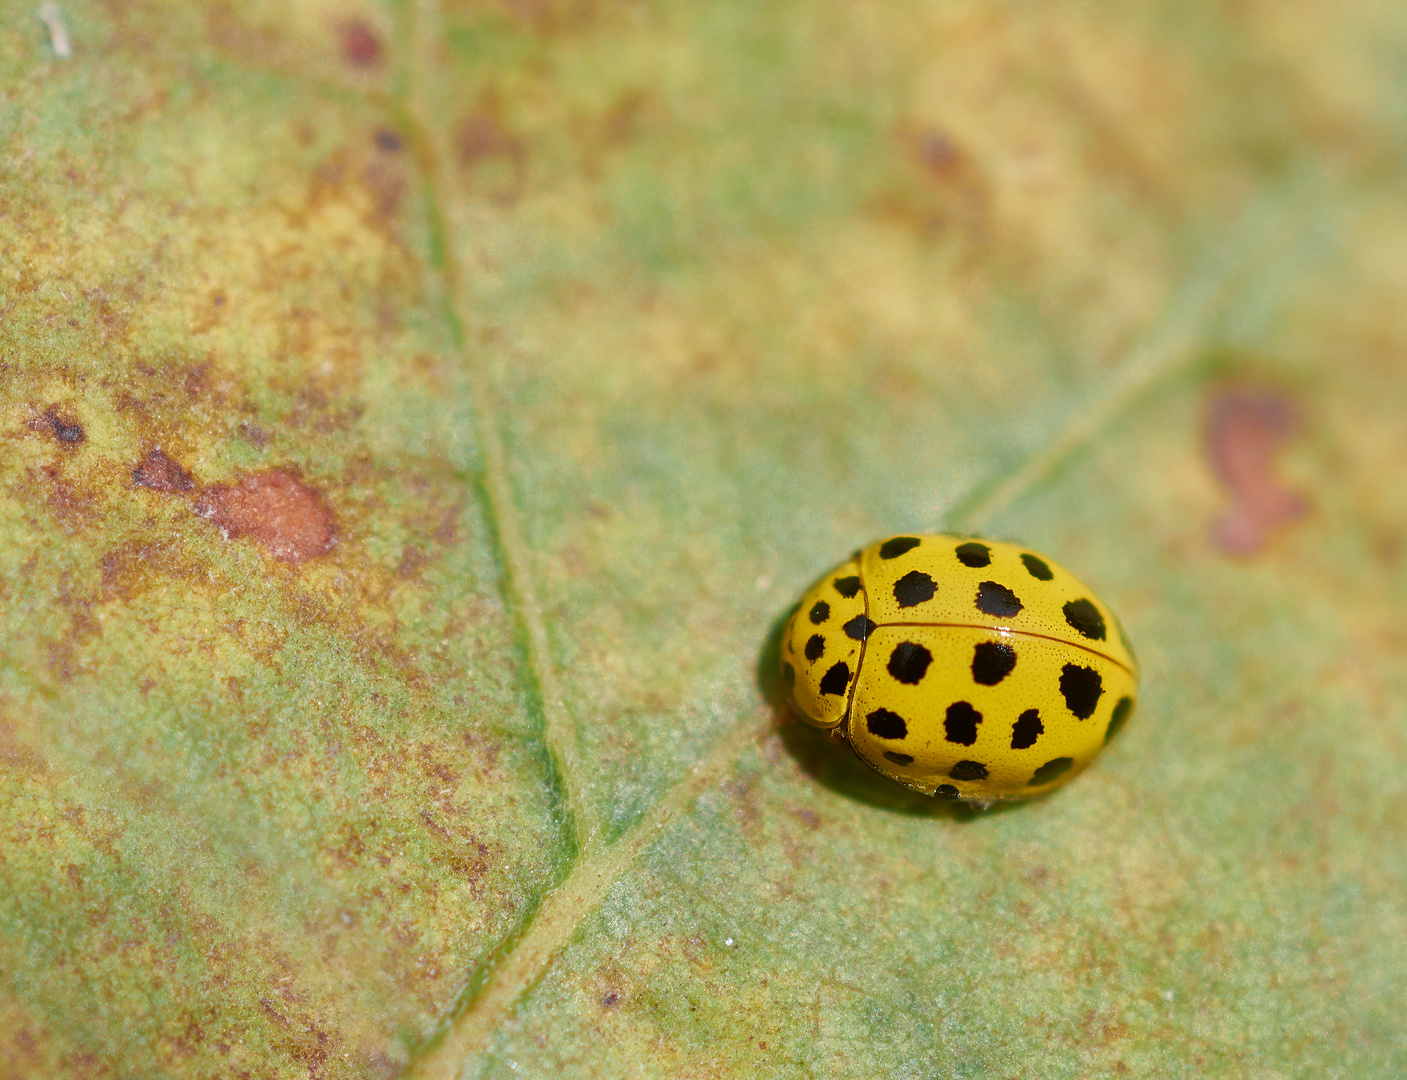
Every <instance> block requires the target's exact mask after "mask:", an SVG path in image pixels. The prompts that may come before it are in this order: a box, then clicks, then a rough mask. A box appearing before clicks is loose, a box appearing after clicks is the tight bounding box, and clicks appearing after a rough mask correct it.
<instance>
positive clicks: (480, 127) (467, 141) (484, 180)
mask: <svg viewBox="0 0 1407 1080" xmlns="http://www.w3.org/2000/svg"><path fill="white" fill-rule="evenodd" d="M454 150H455V156H456V157H457V158H458V159H459V163H460V164H461V165H462V166H463V167H464V168H465V169H466V170H467V171H469V172H470V173H471V175H472V177H473V183H474V187H475V188H476V189H480V190H482V192H483V193H484V194H485V195H486V196H487V197H488V198H490V199H492V200H493V201H494V202H496V203H499V204H501V205H506V206H511V205H512V204H513V203H516V202H517V201H518V198H519V196H520V195H521V194H522V191H523V185H524V183H525V182H526V180H527V165H528V151H527V147H526V146H524V144H523V141H522V140H521V139H519V138H518V137H517V136H516V135H513V134H512V133H511V132H509V131H508V130H507V129H506V128H505V127H504V126H503V124H502V123H501V122H500V121H499V119H498V116H497V115H496V110H494V109H493V108H491V107H488V108H483V109H480V110H479V111H478V112H475V113H472V114H471V115H469V116H467V117H465V118H464V120H462V121H460V124H459V127H458V129H457V130H456V131H455V135H454Z"/></svg>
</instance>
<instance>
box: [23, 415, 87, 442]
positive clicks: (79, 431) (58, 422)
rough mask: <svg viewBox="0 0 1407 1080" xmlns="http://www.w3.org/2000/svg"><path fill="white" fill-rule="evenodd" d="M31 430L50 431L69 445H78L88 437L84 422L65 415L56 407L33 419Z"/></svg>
mask: <svg viewBox="0 0 1407 1080" xmlns="http://www.w3.org/2000/svg"><path fill="white" fill-rule="evenodd" d="M29 430H30V431H44V432H48V434H50V435H52V436H53V437H54V438H56V439H58V440H59V442H61V443H67V444H68V445H69V446H77V445H78V444H79V443H81V442H84V441H85V440H86V439H87V438H88V436H87V435H86V434H85V433H84V431H83V425H82V424H80V423H79V422H78V421H77V420H76V419H75V418H73V417H71V416H65V415H63V414H62V413H60V412H58V411H57V410H55V409H49V410H48V411H47V412H45V413H44V415H43V416H40V417H36V418H35V419H33V420H31V421H30V422H29Z"/></svg>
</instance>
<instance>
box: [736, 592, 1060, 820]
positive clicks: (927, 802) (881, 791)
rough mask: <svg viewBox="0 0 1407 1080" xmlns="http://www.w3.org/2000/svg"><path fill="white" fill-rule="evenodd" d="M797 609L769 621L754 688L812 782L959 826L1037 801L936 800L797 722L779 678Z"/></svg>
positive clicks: (875, 804)
mask: <svg viewBox="0 0 1407 1080" xmlns="http://www.w3.org/2000/svg"><path fill="white" fill-rule="evenodd" d="M798 606H799V605H796V604H793V605H792V606H791V607H790V608H788V609H787V610H786V611H784V612H783V613H782V614H781V615H780V616H778V617H777V619H776V621H775V622H773V624H772V627H771V630H770V631H769V632H768V634H767V639H766V641H765V642H763V645H762V650H761V652H760V653H759V654H758V657H757V672H756V677H757V688H758V690H759V691H760V692H761V693H762V696H763V697H764V698H765V699H766V700H767V703H768V704H769V705H771V707H772V714H773V718H774V719H773V724H774V727H775V729H776V732H777V736H778V738H780V739H781V741H782V745H783V746H785V747H786V749H787V752H788V753H789V754H791V756H792V758H794V759H795V761H796V763H797V764H798V765H800V766H801V768H802V770H803V771H804V772H805V773H806V774H807V775H808V776H810V777H811V779H813V780H815V781H816V782H817V783H818V784H820V785H821V786H822V787H825V788H829V789H830V790H831V791H834V792H835V793H836V794H838V795H843V796H844V797H845V798H847V799H853V800H855V801H856V802H861V803H864V804H865V805H866V806H873V807H877V808H879V809H881V810H887V811H889V812H890V813H892V814H903V815H905V816H907V817H927V818H944V819H947V820H949V821H953V822H957V823H959V824H965V823H967V822H970V821H980V820H984V819H988V818H991V817H993V816H994V815H996V814H1007V813H1011V812H1012V811H1013V810H1019V809H1020V808H1022V807H1023V806H1026V805H1029V803H1030V802H1033V801H1038V800H1028V801H1026V802H1004V803H996V804H995V805H993V806H991V807H989V808H988V809H986V810H980V809H977V808H976V807H973V806H971V805H970V804H968V803H962V802H949V801H947V800H944V799H935V798H933V797H932V796H930V795H924V794H921V793H920V792H917V791H914V790H912V789H910V788H906V787H904V786H903V785H902V784H898V783H895V782H894V781H893V780H890V779H887V778H886V777H884V776H881V775H880V774H879V773H877V772H875V771H874V770H873V769H871V768H870V767H869V766H868V765H866V764H865V763H864V762H863V761H861V760H860V759H859V758H858V757H857V756H856V755H855V752H854V751H853V750H851V749H850V744H849V743H848V742H846V741H845V740H844V739H841V738H837V737H834V736H832V735H831V734H830V733H828V732H825V731H822V730H820V729H819V728H814V727H812V726H811V725H810V724H808V723H806V722H805V721H803V720H801V719H799V718H798V717H797V715H796V713H795V711H794V710H793V709H792V707H791V705H790V704H788V702H787V687H785V686H783V685H782V674H781V668H782V638H783V635H784V633H785V632H786V626H787V620H788V619H790V618H791V616H792V613H793V612H795V611H796V609H797V607H798Z"/></svg>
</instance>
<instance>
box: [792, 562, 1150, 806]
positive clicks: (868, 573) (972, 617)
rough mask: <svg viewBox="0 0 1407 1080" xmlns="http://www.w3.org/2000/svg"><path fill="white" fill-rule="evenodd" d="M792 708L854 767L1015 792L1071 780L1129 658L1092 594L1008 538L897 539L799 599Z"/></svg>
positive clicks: (1112, 711) (1091, 748) (1108, 726)
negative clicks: (843, 744)
mask: <svg viewBox="0 0 1407 1080" xmlns="http://www.w3.org/2000/svg"><path fill="white" fill-rule="evenodd" d="M782 680H783V684H784V685H785V686H786V687H787V688H788V691H789V692H790V694H791V703H792V705H793V707H794V708H795V709H796V711H797V712H798V713H800V714H801V716H802V718H803V719H805V720H806V721H807V722H808V723H810V724H814V725H815V726H816V727H819V728H825V729H827V730H830V731H834V732H838V733H840V734H841V735H843V736H844V737H845V738H846V739H848V740H849V742H850V745H851V746H852V747H853V748H854V750H855V753H856V754H858V755H859V757H860V760H862V761H863V762H865V764H867V765H869V766H870V767H871V768H873V769H875V770H877V771H878V772H881V773H883V774H884V775H885V776H888V777H890V778H891V779H894V780H897V781H899V783H901V784H905V785H907V786H908V787H911V788H914V789H915V790H917V791H922V792H924V793H925V794H928V795H935V796H937V797H939V798H946V799H966V800H970V801H973V802H988V801H991V800H995V799H1023V798H1027V797H1029V796H1032V795H1040V794H1043V793H1044V792H1047V791H1050V790H1052V789H1053V788H1056V787H1059V786H1060V785H1061V784H1063V783H1065V782H1066V781H1067V780H1069V779H1071V778H1072V777H1074V776H1076V775H1078V774H1079V772H1080V771H1081V770H1082V769H1084V767H1085V766H1086V765H1088V764H1089V763H1090V762H1091V761H1092V760H1094V756H1095V755H1096V754H1097V753H1099V751H1100V750H1101V749H1102V748H1103V746H1104V744H1105V743H1107V742H1108V741H1109V739H1110V737H1112V736H1113V735H1114V733H1115V732H1117V731H1118V730H1119V728H1120V727H1122V726H1123V724H1124V722H1125V721H1127V720H1128V718H1129V714H1130V713H1132V712H1133V707H1134V701H1135V700H1136V698H1137V694H1138V661H1137V660H1136V659H1135V657H1134V655H1133V649H1132V648H1131V647H1130V646H1129V643H1128V639H1127V638H1126V637H1125V636H1124V632H1123V629H1122V628H1121V627H1120V626H1119V622H1118V620H1117V619H1116V618H1115V617H1114V614H1113V612H1111V611H1110V610H1109V609H1108V608H1107V607H1105V606H1104V603H1103V601H1101V600H1100V599H1099V598H1098V597H1097V596H1095V595H1094V593H1093V592H1091V591H1090V589H1089V587H1088V586H1086V585H1085V584H1084V583H1083V582H1081V581H1080V580H1079V579H1078V578H1076V577H1075V576H1074V575H1073V574H1071V573H1070V572H1069V571H1068V570H1066V569H1064V568H1063V567H1061V566H1060V565H1058V564H1057V563H1055V562H1052V561H1051V560H1050V559H1047V558H1046V557H1045V556H1043V555H1038V554H1036V553H1035V552H1033V551H1030V550H1028V549H1027V548H1023V547H1021V546H1020V545H1017V544H1003V543H997V542H995V541H987V540H972V539H969V538H966V537H960V536H892V537H890V538H889V539H887V540H881V541H879V542H878V543H874V544H871V545H870V546H869V547H867V548H865V549H864V550H863V551H860V552H857V553H856V554H855V555H854V556H853V557H852V558H851V559H850V560H849V561H847V562H844V563H842V564H841V565H840V566H838V567H836V568H835V569H834V570H832V571H831V572H830V573H829V574H827V575H826V576H825V577H823V578H822V579H821V580H820V581H818V582H817V583H816V584H815V585H814V586H812V588H811V589H810V590H809V591H808V592H807V593H806V595H805V596H804V597H802V599H801V603H800V605H799V606H798V608H797V610H796V612H795V613H794V614H793V615H792V617H791V620H790V621H789V622H788V623H787V628H786V636H785V637H784V638H783V641H782Z"/></svg>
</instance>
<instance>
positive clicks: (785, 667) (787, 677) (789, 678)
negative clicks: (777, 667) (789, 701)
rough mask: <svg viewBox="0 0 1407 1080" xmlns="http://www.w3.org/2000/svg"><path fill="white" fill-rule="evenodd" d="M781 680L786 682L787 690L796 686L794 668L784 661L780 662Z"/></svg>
mask: <svg viewBox="0 0 1407 1080" xmlns="http://www.w3.org/2000/svg"><path fill="white" fill-rule="evenodd" d="M782 682H784V683H786V684H787V689H788V690H790V689H792V688H793V687H795V686H796V668H794V667H792V666H791V665H790V664H788V663H785V662H784V663H783V664H782Z"/></svg>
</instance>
